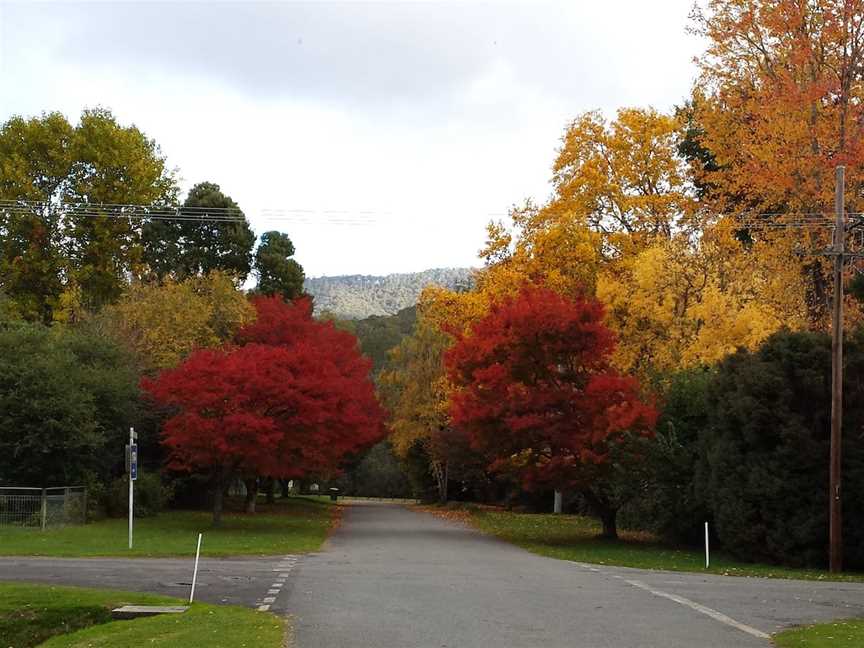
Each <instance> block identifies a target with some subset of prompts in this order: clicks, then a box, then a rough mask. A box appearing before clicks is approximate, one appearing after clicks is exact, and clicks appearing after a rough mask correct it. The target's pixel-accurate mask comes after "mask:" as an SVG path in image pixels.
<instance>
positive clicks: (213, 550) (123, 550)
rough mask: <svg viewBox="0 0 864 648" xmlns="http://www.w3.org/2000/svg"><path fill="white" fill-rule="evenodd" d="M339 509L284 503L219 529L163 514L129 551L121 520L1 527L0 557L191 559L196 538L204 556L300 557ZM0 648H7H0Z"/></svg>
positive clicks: (203, 518) (200, 517) (192, 515)
mask: <svg viewBox="0 0 864 648" xmlns="http://www.w3.org/2000/svg"><path fill="white" fill-rule="evenodd" d="M338 510H339V509H338V507H336V506H331V505H330V503H329V501H328V500H325V499H324V498H313V497H289V498H285V499H279V500H277V503H276V504H275V505H272V506H268V505H266V504H263V503H262V504H260V505H259V512H257V513H254V514H251V515H247V514H245V513H225V514H224V515H223V520H222V526H221V527H220V528H219V529H213V528H212V527H211V521H212V515H211V513H209V512H207V511H166V512H163V513H161V514H160V515H158V516H156V517H151V518H141V519H138V520H136V521H135V531H134V548H133V549H132V550H131V551H130V550H129V549H128V544H127V543H128V540H127V528H128V527H127V525H128V522H127V520H125V519H122V520H117V519H110V520H101V521H99V522H91V523H90V524H87V525H81V526H68V527H64V528H59V529H48V530H46V531H41V530H39V529H34V528H22V527H0V555H7V556H57V557H63V556H67V557H73V556H79V557H81V556H83V557H87V556H138V557H157V556H190V555H194V553H195V545H196V542H197V540H198V533H199V532H201V533H203V534H204V539H203V541H202V543H201V554H202V555H205V556H239V555H248V554H253V555H267V554H282V553H302V552H308V551H315V550H317V549H318V548H320V547H321V544H322V543H323V542H324V540H325V538H326V537H327V533H328V532H329V530H330V528H331V526H332V524H333V523H334V522H335V519H336V516H337V513H338ZM2 648H6V647H5V646H3V647H2Z"/></svg>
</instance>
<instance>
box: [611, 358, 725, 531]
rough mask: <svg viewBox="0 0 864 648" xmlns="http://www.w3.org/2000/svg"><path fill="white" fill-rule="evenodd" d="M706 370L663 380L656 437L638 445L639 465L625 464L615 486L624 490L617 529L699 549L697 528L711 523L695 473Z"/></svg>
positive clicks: (705, 397)
mask: <svg viewBox="0 0 864 648" xmlns="http://www.w3.org/2000/svg"><path fill="white" fill-rule="evenodd" d="M713 375H714V372H713V371H711V370H710V369H708V368H696V369H691V370H686V371H681V372H678V373H676V374H673V375H672V376H669V377H668V380H667V381H666V385H665V388H664V389H663V390H662V396H661V398H660V401H661V403H662V408H661V413H660V418H659V419H658V421H657V430H656V437H655V438H654V439H648V440H640V442H639V445H638V447H637V450H639V452H638V455H639V457H640V460H639V461H630V462H627V463H625V464H624V465H623V466H622V467H623V471H622V473H623V474H622V475H620V479H619V483H621V485H622V486H624V487H625V488H629V492H627V493H626V497H621V499H622V500H623V501H625V502H627V504H626V505H625V507H624V509H623V510H622V512H621V522H622V525H623V526H625V527H626V528H629V529H643V530H647V531H651V532H653V533H655V534H657V535H659V536H661V537H662V538H663V539H665V540H667V541H669V542H672V543H676V544H679V543H683V544H699V543H701V542H702V538H703V528H704V527H703V524H704V523H705V522H706V521H710V520H711V514H710V512H709V511H708V507H707V504H706V502H705V501H704V499H703V497H702V492H701V489H699V488H697V482H698V480H699V476H698V474H697V471H698V468H699V462H700V454H701V448H700V443H699V434H700V432H701V431H702V430H704V429H705V428H706V426H707V422H708V389H709V387H710V385H711V380H712V378H713Z"/></svg>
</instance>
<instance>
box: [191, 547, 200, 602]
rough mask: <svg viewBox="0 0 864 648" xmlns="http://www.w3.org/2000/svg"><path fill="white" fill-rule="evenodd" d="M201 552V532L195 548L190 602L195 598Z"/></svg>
mask: <svg viewBox="0 0 864 648" xmlns="http://www.w3.org/2000/svg"><path fill="white" fill-rule="evenodd" d="M200 554H201V534H200V533H199V534H198V548H197V549H196V550H195V571H193V572H192V591H190V592H189V602H190V603H191V602H192V599H194V598H195V581H197V580H198V556H199V555H200Z"/></svg>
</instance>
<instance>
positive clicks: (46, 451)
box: [0, 322, 139, 486]
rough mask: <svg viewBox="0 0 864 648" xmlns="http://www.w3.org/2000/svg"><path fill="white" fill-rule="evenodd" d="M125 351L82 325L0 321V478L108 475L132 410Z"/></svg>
mask: <svg viewBox="0 0 864 648" xmlns="http://www.w3.org/2000/svg"><path fill="white" fill-rule="evenodd" d="M138 393H139V392H138V376H137V375H136V373H135V371H134V369H133V363H131V362H130V360H129V357H128V354H127V353H126V352H125V351H124V350H123V349H122V348H121V347H120V346H119V345H117V344H116V343H114V342H112V341H111V340H110V339H109V338H106V337H105V336H103V335H100V334H99V333H98V332H97V331H94V330H89V329H88V328H87V327H80V328H76V329H70V328H67V327H52V328H48V327H46V326H44V325H42V324H35V323H24V322H19V323H17V324H10V325H8V326H5V327H0V481H2V483H5V484H13V485H32V486H56V485H64V484H65V485H69V484H77V483H81V482H82V481H90V480H92V478H93V477H97V478H99V479H102V480H104V479H106V478H107V476H108V473H109V472H110V469H111V467H112V466H113V465H114V464H115V463H116V460H117V452H118V448H120V449H122V446H123V438H124V434H125V431H126V430H127V429H128V426H129V423H130V422H131V421H135V420H136V418H137V412H138V411H139V410H138V402H139V401H138Z"/></svg>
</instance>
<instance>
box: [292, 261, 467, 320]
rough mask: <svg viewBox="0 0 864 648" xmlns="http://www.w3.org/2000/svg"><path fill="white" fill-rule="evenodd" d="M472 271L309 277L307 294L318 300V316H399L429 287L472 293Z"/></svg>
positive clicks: (433, 270)
mask: <svg viewBox="0 0 864 648" xmlns="http://www.w3.org/2000/svg"><path fill="white" fill-rule="evenodd" d="M471 273H472V270H470V269H469V268H435V269H432V270H424V271H423V272H411V273H406V274H389V275H386V276H383V277H376V276H370V275H344V276H339V277H309V278H307V279H306V281H305V283H304V288H305V289H306V292H308V293H309V294H310V295H312V296H313V297H314V298H315V312H316V313H322V312H325V311H326V312H329V313H332V314H333V315H334V316H335V317H338V318H340V319H363V318H364V317H369V316H371V315H395V314H396V313H398V312H399V311H400V310H402V309H403V308H407V307H409V306H413V305H414V304H415V303H417V297H419V295H420V292H421V291H422V290H423V288H424V287H425V286H428V285H429V284H437V285H439V286H442V287H444V288H448V289H450V290H460V289H468V288H470V287H471V285H472V283H473V281H472V276H471Z"/></svg>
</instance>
